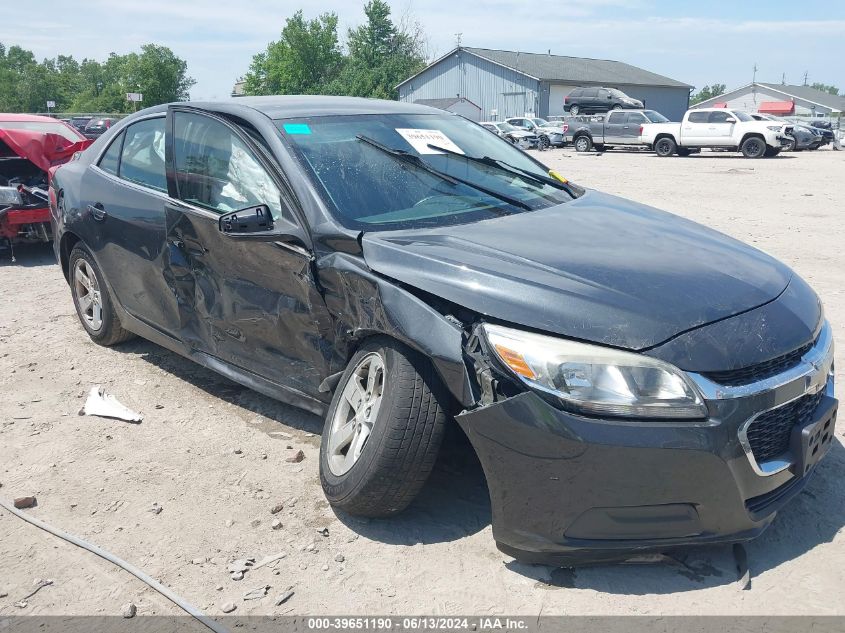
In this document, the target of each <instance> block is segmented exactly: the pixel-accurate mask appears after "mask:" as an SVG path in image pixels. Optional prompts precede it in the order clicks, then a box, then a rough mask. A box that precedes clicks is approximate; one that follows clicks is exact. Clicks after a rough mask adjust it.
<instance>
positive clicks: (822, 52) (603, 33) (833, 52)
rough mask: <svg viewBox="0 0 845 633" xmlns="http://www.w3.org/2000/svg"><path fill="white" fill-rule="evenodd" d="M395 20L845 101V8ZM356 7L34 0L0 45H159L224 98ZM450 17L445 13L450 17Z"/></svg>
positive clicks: (416, 0) (351, 1)
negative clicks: (328, 14) (277, 53)
mask: <svg viewBox="0 0 845 633" xmlns="http://www.w3.org/2000/svg"><path fill="white" fill-rule="evenodd" d="M390 2H391V6H392V7H393V11H394V14H395V15H396V16H401V15H407V14H410V15H413V17H414V18H415V19H417V20H418V21H419V22H420V23H421V24H422V26H423V28H424V30H425V31H426V33H427V34H428V38H429V53H430V55H431V56H432V57H437V56H439V55H442V54H443V53H445V52H447V51H448V50H450V49H451V48H452V47H453V46H454V43H455V34H456V33H458V32H460V33H462V36H461V37H462V42H463V44H464V45H466V46H478V47H483V48H501V49H508V50H522V51H528V52H546V51H547V50H548V49H551V51H552V53H556V54H560V55H575V56H583V57H596V58H603V59H616V60H619V61H624V62H627V63H630V64H634V65H636V66H641V67H643V68H646V69H648V70H651V71H653V72H657V73H660V74H663V75H667V76H669V77H672V78H674V79H678V80H681V81H684V82H686V83H689V84H692V85H695V86H697V87H701V86H703V85H704V84H710V83H716V82H719V83H725V84H727V85H728V87H729V88H731V87H736V86H740V85H744V84H747V83H749V82H750V81H751V77H752V68H753V66H754V64H755V63H756V64H757V67H758V71H757V79H758V80H759V81H771V82H780V81H781V77H782V74H783V73H785V74H786V81H787V83H796V84H800V83H802V82H803V76H804V72H805V71H808V72H809V82H810V83H812V82H814V81H820V82H824V83H827V84H834V85H837V86H839V87H840V89H841V91H842V92H843V93H845V63H843V61H842V60H843V59H845V3H837V2H829V3H826V5H825V6H824V7H823V8H818V9H811V8H810V5H807V8H805V9H802V8H800V5H799V4H796V3H795V2H785V1H779V0H775V1H769V2H737V1H733V2H725V1H721V0H698V1H695V2H687V1H676V2H666V1H658V0H583V1H582V2H567V3H564V2H559V3H558V2H537V1H536V0H535V1H533V2H526V1H522V2H520V1H516V0H485V2H478V1H477V0H474V1H468V0H451V1H450V2H448V3H444V2H443V0H410V1H408V0H390ZM363 4H364V0H357V1H356V0H324V1H322V2H314V1H313V0H311V1H310V2H303V1H302V0H242V2H241V6H236V5H235V3H231V4H229V3H227V5H228V6H224V5H223V3H221V2H219V1H211V0H143V1H142V2H126V3H117V2H114V0H80V1H78V2H77V3H75V6H74V9H73V10H69V9H68V7H67V3H66V1H65V0H40V2H39V3H38V16H37V17H35V18H34V17H33V14H32V12H31V11H19V12H11V11H6V12H4V18H3V20H2V23H0V41H2V42H3V43H4V44H6V45H7V46H9V45H11V44H19V45H21V46H23V47H25V48H29V49H31V50H33V51H34V52H35V54H36V56H37V57H38V58H39V59H40V58H43V57H54V56H55V55H57V54H59V53H70V54H72V55H74V56H75V57H77V58H82V57H93V58H96V59H105V58H106V57H107V56H108V54H109V53H110V52H112V51H114V52H117V53H125V52H129V51H131V50H137V49H138V48H139V47H140V46H141V45H142V44H145V43H147V42H155V43H158V44H164V45H166V46H169V47H171V48H172V49H173V50H174V51H175V52H176V53H177V54H178V55H180V56H181V57H182V58H184V59H185V60H187V62H188V70H189V73H190V74H191V75H192V76H193V77H194V78H195V79H196V80H197V85H196V86H195V87H194V89H193V90H192V93H191V96H192V97H193V98H195V99H208V98H225V97H227V96H228V94H229V92H230V90H231V88H232V84H233V82H234V81H235V79H236V78H237V77H238V76H239V75H242V74H243V73H244V72H245V71H246V70H247V68H248V67H249V63H250V60H251V58H252V55H253V54H255V53H256V52H258V51H260V50H262V49H263V48H264V47H265V46H266V45H267V43H268V42H269V41H271V40H273V39H276V38H277V37H278V35H279V32H280V31H281V28H282V26H283V25H284V21H285V18H286V17H288V16H289V15H291V14H292V13H293V12H294V11H296V10H297V9H299V8H302V9H304V10H305V13H306V15H307V16H308V17H313V16H316V15H317V14H318V13H321V12H323V11H333V12H335V13H337V14H338V16H339V18H340V23H341V33H345V31H346V28H347V27H350V26H354V25H356V24H358V23H360V22H361V21H362V20H363V11H362V6H363ZM446 7H448V9H447V8H446Z"/></svg>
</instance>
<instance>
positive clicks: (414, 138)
mask: <svg viewBox="0 0 845 633" xmlns="http://www.w3.org/2000/svg"><path fill="white" fill-rule="evenodd" d="M396 131H397V132H398V133H399V135H400V136H401V137H402V138H404V139H405V140H406V141H408V143H409V144H410V145H411V147H413V148H414V149H415V150H417V153H418V154H442V153H443V152H440V151H438V150H436V149H432V148H430V147H429V145H434V146H436V147H442V148H443V149H448V150H451V151H453V152H456V153H458V154H463V151H462V150H461V148H460V147H458V146H457V145H455V144H454V143H453V142H452V140H451V139H450V138H449V137H448V136H446V135H445V134H444V133H443V132H441V131H440V130H417V129H413V128H404V127H403V128H396Z"/></svg>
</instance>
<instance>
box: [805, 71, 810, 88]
mask: <svg viewBox="0 0 845 633" xmlns="http://www.w3.org/2000/svg"><path fill="white" fill-rule="evenodd" d="M808 74H810V73H809V71H807V70H805V71H804V85H805V86H806V85H807V75H808Z"/></svg>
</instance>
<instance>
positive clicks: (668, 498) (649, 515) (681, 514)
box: [457, 326, 837, 565]
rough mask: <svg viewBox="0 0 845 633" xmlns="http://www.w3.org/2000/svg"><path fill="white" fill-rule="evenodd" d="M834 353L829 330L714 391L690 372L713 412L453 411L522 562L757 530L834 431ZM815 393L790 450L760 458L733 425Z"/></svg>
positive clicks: (503, 535)
mask: <svg viewBox="0 0 845 633" xmlns="http://www.w3.org/2000/svg"><path fill="white" fill-rule="evenodd" d="M825 333H826V336H825ZM832 359H833V345H832V340H830V337H829V326H826V328H825V329H824V330H823V333H822V336H821V337H820V338H819V341H818V343H817V344H816V346H815V347H814V348H812V349H811V350H810V351H809V352H807V354H806V355H805V356H804V359H803V360H802V362H801V364H800V365H799V366H797V367H795V368H793V369H791V370H790V371H788V372H784V374H783V375H781V376H775V377H773V378H768V379H766V380H765V381H761V382H760V383H759V384H752V385H744V386H742V387H721V386H719V385H715V384H714V383H712V382H710V381H708V380H707V379H705V378H703V377H701V376H695V375H694V378H695V379H696V381H697V382H699V384H700V386H701V388H702V391H703V392H704V394H705V396H706V397H707V404H708V410H709V417H708V419H706V420H699V421H696V422H689V421H687V422H647V421H643V422H630V421H629V422H623V421H620V420H613V419H595V418H587V417H584V416H580V415H576V414H572V413H569V412H566V411H562V410H561V409H558V408H557V407H555V406H553V405H552V404H550V403H549V402H547V401H546V400H544V399H543V398H542V397H541V396H539V395H537V394H536V393H534V392H525V393H521V394H519V395H516V396H513V397H511V398H507V399H505V400H501V401H499V402H496V403H493V404H490V405H488V406H486V407H482V408H480V409H476V410H473V411H468V412H465V413H462V414H460V415H459V416H457V420H458V423H459V424H460V425H461V427H462V428H463V430H464V431H465V432H466V434H467V436H468V437H469V439H470V441H471V442H472V444H473V446H474V448H475V450H476V453H477V454H478V457H479V459H480V461H481V464H482V466H483V468H484V471H485V475H486V478H487V483H488V487H489V491H490V498H491V502H492V511H493V536H494V538H495V540H496V543H497V545H498V547H499V549H501V550H502V551H503V552H505V553H507V554H509V555H511V556H513V557H515V558H517V559H518V560H521V561H524V562H529V563H544V564H557V565H574V564H586V563H593V562H600V561H609V560H623V559H627V558H630V557H631V556H633V555H636V554H638V553H646V552H665V551H668V550H672V549H675V548H678V547H684V546H689V545H702V544H711V543H720V542H738V541H744V540H749V539H752V538H754V537H756V536H758V535H759V534H760V533H762V532H763V530H765V529H766V527H768V525H769V524H770V523H771V522H772V520H773V519H774V517H775V514H776V513H777V511H778V510H779V509H780V508H781V507H782V506H783V505H784V504H785V503H786V502H787V501H789V500H790V499H791V498H792V497H794V496H795V495H796V494H798V493H799V492H800V491H801V490H802V489H803V487H804V486H805V485H806V483H807V481H808V480H809V479H810V478H811V477H812V475H813V473H814V470H815V465H816V463H817V462H818V460H819V459H821V457H822V456H823V455H824V453H825V452H826V451H827V449H828V448H829V447H830V444H831V442H832V441H833V426H834V424H835V418H836V409H837V401H836V399H835V398H834V397H833V377H832V363H833V360H832ZM812 393H817V394H818V395H817V396H816V398H817V400H818V405H817V407H816V408H815V409H814V410H813V412H812V415H811V418H810V419H805V420H804V421H803V424H802V427H803V428H797V429H794V430H793V437H794V438H797V439H795V441H794V442H792V444H791V445H790V451H791V452H788V453H785V454H783V455H779V456H778V459H777V460H772V461H771V462H769V461H766V462H761V463H757V461H756V460H755V459H754V456H753V454H749V449H748V447H747V445H746V444H747V441H746V442H745V443H744V441H743V436H742V434H741V431H742V430H743V429H744V428H745V429H747V425H748V423H749V421H750V420H753V419H755V418H756V417H757V416H759V415H760V414H761V413H763V412H768V411H772V410H775V409H778V408H780V407H782V406H786V405H787V404H789V403H791V402H793V401H796V399H797V398H800V397H803V396H806V395H807V394H812ZM825 425H827V428H826V429H824V426H825ZM802 430H803V431H805V432H804V433H803V438H802V433H801V431H802ZM821 430H824V431H825V432H826V433H827V438H826V439H825V444H824V445H823V446H820V448H819V450H817V451H816V453H815V454H810V453H811V452H812V447H809V448H808V447H806V446H804V447H803V448H802V444H801V442H802V440H803V441H804V444H805V445H806V444H807V442H809V441H811V440H810V439H808V438H809V437H810V435H812V433H811V432H816V431H818V432H819V433H820V432H821ZM819 433H816V437H818V434H819ZM792 453H794V454H792Z"/></svg>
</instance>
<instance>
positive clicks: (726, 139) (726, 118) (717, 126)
mask: <svg viewBox="0 0 845 633" xmlns="http://www.w3.org/2000/svg"><path fill="white" fill-rule="evenodd" d="M735 120H736V119H735V117H734V116H733V114H731V113H730V112H721V111H713V112H710V117H709V119H708V121H707V123H708V126H707V136H708V138H709V139H710V143H711V144H712V145H732V144H733V131H734V121H735Z"/></svg>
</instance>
